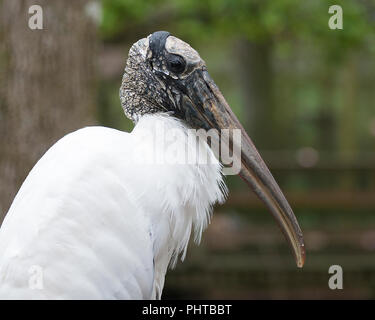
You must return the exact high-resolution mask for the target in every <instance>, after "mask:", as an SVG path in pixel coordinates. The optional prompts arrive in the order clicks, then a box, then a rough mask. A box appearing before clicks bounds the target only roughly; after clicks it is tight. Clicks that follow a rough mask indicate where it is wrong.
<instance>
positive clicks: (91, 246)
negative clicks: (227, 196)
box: [0, 114, 225, 299]
mask: <svg viewBox="0 0 375 320" xmlns="http://www.w3.org/2000/svg"><path fill="white" fill-rule="evenodd" d="M160 127H163V128H167V129H171V128H173V129H174V130H175V132H177V133H180V135H176V139H180V141H177V140H175V144H174V146H175V147H176V149H175V150H176V157H178V154H181V155H182V154H184V152H185V150H186V148H189V150H190V152H191V154H193V155H194V154H195V151H194V150H195V146H192V145H189V142H188V141H189V140H188V139H182V137H186V135H187V127H185V126H184V125H183V124H182V123H181V122H180V121H178V120H176V119H175V118H173V117H171V116H168V115H167V114H164V115H146V116H143V117H142V118H141V119H140V120H139V122H138V124H137V125H136V127H135V128H134V130H133V131H132V133H130V134H129V133H125V132H121V131H117V130H113V129H109V128H104V127H88V128H84V129H81V130H78V131H76V132H74V133H71V134H69V135H67V136H65V137H64V138H63V139H61V140H60V141H59V142H57V143H56V144H55V145H54V146H53V147H52V148H51V149H50V150H49V151H48V152H47V153H46V154H45V155H44V156H43V157H42V158H41V159H40V161H39V162H38V163H37V164H36V166H35V167H34V168H33V170H32V171H31V172H30V174H29V176H28V177H27V179H26V180H25V182H24V184H23V185H22V187H21V189H20V191H19V193H18V194H17V196H16V198H15V200H14V202H13V204H12V206H11V208H10V210H9V212H8V214H7V216H6V219H5V220H4V223H3V225H2V227H1V229H0V298H3V299H4V298H5V299H13V298H17V299H19V298H21V299H22V298H25V299H80V298H81V299H82V298H83V299H127V298H131V299H142V298H146V299H149V298H160V295H161V292H162V289H163V285H164V276H165V273H166V270H167V266H168V264H169V263H170V261H171V263H172V264H173V263H174V262H175V260H176V258H177V256H178V255H179V254H182V257H183V256H184V254H185V251H186V247H187V244H188V240H189V238H190V233H191V230H192V228H195V231H196V238H197V239H199V238H200V236H201V233H202V230H203V229H204V228H205V227H206V226H207V223H208V220H209V218H210V209H211V206H212V205H213V204H214V203H215V202H217V201H218V202H221V201H223V199H224V193H225V186H224V184H223V182H222V177H221V173H220V172H221V165H220V163H219V162H218V161H217V160H216V158H215V157H214V155H213V153H212V151H211V149H210V148H209V147H208V146H207V145H206V144H205V145H204V146H202V147H203V150H205V152H206V153H207V155H208V157H209V159H210V162H211V164H206V165H205V164H198V163H197V162H198V159H196V160H197V161H196V163H193V164H179V163H178V161H177V163H176V164H168V163H164V164H160V163H158V161H157V160H156V159H158V155H164V154H165V152H166V148H169V149H170V144H169V145H168V143H161V141H160V139H164V138H165V136H164V137H162V136H160V134H156V131H157V130H158V128H159V129H160ZM150 133H151V136H150V135H149V134H150ZM147 136H148V137H157V138H156V139H147V138H146V137H147ZM178 137H180V138H178ZM200 143H201V142H200ZM179 148H180V149H179ZM153 156H154V157H153ZM142 159H143V160H146V159H147V161H146V163H145V162H142ZM159 162H160V161H159ZM32 266H39V267H41V270H42V271H43V289H35V288H30V285H29V281H30V276H31V275H30V268H31V267H32Z"/></svg>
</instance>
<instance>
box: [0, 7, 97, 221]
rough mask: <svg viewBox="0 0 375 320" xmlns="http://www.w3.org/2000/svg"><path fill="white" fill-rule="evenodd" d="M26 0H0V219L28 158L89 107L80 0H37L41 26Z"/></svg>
mask: <svg viewBox="0 0 375 320" xmlns="http://www.w3.org/2000/svg"><path fill="white" fill-rule="evenodd" d="M34 4H35V1H33V0H17V1H15V0H3V1H1V0H0V24H1V29H0V30H1V33H0V222H1V221H2V218H3V216H4V215H5V213H6V211H7V210H8V208H9V205H10V204H11V202H12V200H13V198H14V196H15V194H16V192H17V190H18V189H19V188H20V186H21V183H22V181H23V180H24V179H25V177H26V176H27V174H28V172H29V171H30V169H31V168H32V167H33V165H34V164H35V162H36V161H37V160H38V159H39V158H40V157H41V156H42V155H43V153H44V152H45V151H46V150H47V149H48V148H49V147H50V146H51V145H52V144H53V143H54V142H56V141H57V140H58V139H59V138H61V137H62V136H63V135H65V134H66V133H68V132H70V131H72V130H75V129H78V128H79V127H82V126H84V125H89V124H93V116H94V112H95V109H94V107H95V96H94V95H93V93H94V92H93V89H94V85H95V82H94V81H93V80H94V74H95V72H94V68H93V66H94V58H95V56H94V53H95V49H96V44H95V39H96V38H95V34H96V30H95V29H96V28H95V25H94V23H93V21H91V19H90V17H89V16H88V15H87V14H86V13H85V12H86V11H87V10H86V6H87V1H84V0H75V1H51V0H39V1H38V4H39V5H40V6H41V7H42V8H43V30H31V29H30V28H29V26H28V22H29V18H30V17H31V16H32V14H29V13H28V10H29V7H30V6H31V5H34ZM56 170H59V168H56Z"/></svg>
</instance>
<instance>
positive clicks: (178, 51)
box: [120, 31, 305, 267]
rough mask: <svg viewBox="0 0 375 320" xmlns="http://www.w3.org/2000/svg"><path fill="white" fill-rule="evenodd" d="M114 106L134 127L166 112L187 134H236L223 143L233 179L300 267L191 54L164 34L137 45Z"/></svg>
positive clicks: (279, 203) (281, 216) (298, 245)
mask: <svg viewBox="0 0 375 320" xmlns="http://www.w3.org/2000/svg"><path fill="white" fill-rule="evenodd" d="M120 100H121V104H122V107H123V109H124V112H125V114H126V116H127V117H128V118H130V119H131V120H133V121H134V122H137V121H138V119H139V118H140V117H141V116H142V115H145V114H152V113H165V112H170V113H171V114H172V115H173V116H174V117H176V118H179V119H181V120H182V121H184V122H185V123H186V124H187V125H188V126H190V127H192V128H195V129H205V130H210V129H216V130H218V132H219V136H218V137H219V138H221V136H222V132H223V130H222V129H229V130H231V129H236V130H239V131H240V138H241V139H237V140H238V141H236V139H233V137H230V136H229V137H227V139H225V141H227V144H228V147H229V149H231V150H234V147H235V145H236V144H239V150H240V151H241V152H240V154H239V155H238V156H239V158H240V159H239V161H240V163H241V168H240V171H239V175H240V176H241V178H242V179H243V180H245V182H246V183H247V184H248V185H249V186H250V187H251V189H252V190H253V191H254V192H255V193H256V195H257V196H258V197H259V198H260V199H261V200H262V201H263V202H264V204H265V205H266V206H267V208H268V210H269V211H270V212H271V213H272V215H273V216H274V217H275V219H276V221H277V222H278V224H279V226H280V228H281V230H282V232H283V233H284V235H285V237H286V239H287V240H288V242H289V244H290V246H291V248H292V251H293V253H294V256H295V259H296V263H297V266H298V267H302V266H303V264H304V261H305V247H304V242H303V235H302V232H301V229H300V227H299V225H298V222H297V219H296V217H295V215H294V213H293V211H292V209H291V207H290V205H289V203H288V201H287V200H286V198H285V196H284V195H283V193H282V191H281V189H280V188H279V186H278V184H277V183H276V181H275V179H274V178H273V176H272V174H271V173H270V171H269V169H268V168H267V166H266V164H265V163H264V161H263V160H262V158H261V156H260V155H259V153H258V151H257V149H256V148H255V146H254V144H253V142H252V141H251V139H250V138H249V136H248V135H247V133H246V131H245V130H244V128H243V127H242V125H241V124H240V122H239V121H238V119H237V117H236V116H235V115H234V113H233V112H232V110H231V108H230V107H229V105H228V103H227V102H226V100H225V98H224V97H223V95H222V93H221V92H220V90H219V88H218V87H217V86H216V84H215V83H214V81H213V80H212V78H211V77H210V75H209V73H208V71H207V68H206V64H205V62H204V61H203V60H202V59H201V57H200V56H199V54H198V52H197V51H195V50H194V49H193V48H192V47H191V46H190V45H188V44H187V43H185V42H184V41H182V40H180V39H178V38H176V37H174V36H172V35H170V34H169V33H168V32H165V31H158V32H154V33H153V34H151V35H149V36H148V37H147V38H143V39H141V40H139V41H138V42H136V43H135V44H134V45H133V46H132V47H131V49H130V51H129V56H128V60H127V64H126V67H125V73H124V76H123V80H122V84H121V88H120ZM219 143H223V142H222V140H221V139H220V142H219Z"/></svg>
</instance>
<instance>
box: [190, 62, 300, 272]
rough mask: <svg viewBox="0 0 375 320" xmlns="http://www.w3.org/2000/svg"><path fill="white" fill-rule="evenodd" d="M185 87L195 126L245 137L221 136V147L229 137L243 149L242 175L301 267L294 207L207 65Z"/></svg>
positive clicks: (233, 147) (233, 145) (191, 119)
mask: <svg viewBox="0 0 375 320" xmlns="http://www.w3.org/2000/svg"><path fill="white" fill-rule="evenodd" d="M185 89H186V90H187V92H186V96H187V97H188V98H187V99H185V101H184V102H185V115H184V118H185V119H187V120H188V122H189V123H190V124H191V125H192V126H193V127H199V128H205V129H207V130H209V129H211V128H214V129H217V130H218V131H219V132H222V130H221V129H230V130H232V129H238V130H240V132H241V134H240V136H241V139H233V136H230V135H229V137H227V138H228V139H220V143H221V148H223V140H227V141H228V142H229V146H228V148H229V149H230V150H232V151H233V150H235V149H236V147H238V149H240V150H241V152H240V155H239V157H240V159H239V161H240V163H241V169H240V171H239V175H240V176H241V178H242V179H243V180H245V181H246V183H247V184H248V185H249V186H250V187H251V189H252V190H253V191H254V192H255V194H256V195H257V196H258V197H259V198H260V200H262V201H263V202H264V204H265V205H266V206H267V208H268V210H269V211H270V212H271V213H272V215H273V216H274V217H275V219H276V221H277V223H278V224H279V226H280V228H281V230H282V232H283V233H284V235H285V237H286V239H287V241H288V242H289V244H290V246H291V248H292V250H293V253H294V256H295V259H296V263H297V266H298V267H300V268H301V267H302V266H303V264H304V262H305V246H304V241H303V235H302V231H301V229H300V227H299V225H298V222H297V219H296V217H295V215H294V213H293V210H292V209H291V207H290V205H289V203H288V201H287V200H286V198H285V196H284V195H283V193H282V191H281V190H280V188H279V186H278V184H277V183H276V181H275V179H274V178H273V176H272V174H271V172H270V171H269V169H268V168H267V166H266V164H265V163H264V161H263V159H262V158H261V156H260V155H259V153H258V151H257V149H256V148H255V146H254V144H253V142H252V141H251V139H250V138H249V136H248V135H247V133H246V131H245V130H244V128H243V127H242V125H241V124H240V122H239V121H238V119H237V117H236V116H235V115H234V113H233V112H232V110H231V108H230V107H229V105H228V103H227V102H226V100H225V98H224V97H223V95H222V94H221V92H220V90H219V88H218V87H217V86H216V84H215V83H214V81H213V80H212V79H211V77H210V75H209V74H208V72H207V70H206V69H205V68H203V69H201V70H196V72H195V74H194V76H193V77H191V78H190V79H189V80H187V82H186V84H185ZM186 100H187V101H186ZM221 138H222V135H221ZM239 144H240V145H239ZM233 156H235V154H234V153H233Z"/></svg>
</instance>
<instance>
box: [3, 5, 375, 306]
mask: <svg viewBox="0 0 375 320" xmlns="http://www.w3.org/2000/svg"><path fill="white" fill-rule="evenodd" d="M34 4H38V5H40V6H41V7H42V8H43V17H44V20H43V30H30V29H29V27H28V21H29V18H30V16H31V15H30V14H29V13H28V9H29V7H30V6H31V5H34ZM332 4H338V5H341V6H342V9H343V26H344V29H343V30H331V29H330V28H329V27H328V20H329V18H330V17H331V14H329V13H328V8H329V7H330V6H331V5H332ZM0 10H1V11H0V221H1V220H2V219H3V217H4V215H5V213H6V212H7V210H8V208H9V205H10V203H11V201H12V199H13V198H14V196H15V194H16V192H17V190H18V189H19V187H20V185H21V183H22V181H23V180H24V179H25V177H26V175H27V173H28V172H29V170H30V169H31V168H32V166H33V165H34V164H35V162H36V161H37V160H38V159H39V158H40V157H41V156H42V155H43V153H44V152H45V151H46V150H47V149H48V147H49V146H51V145H52V144H53V143H54V142H56V141H57V140H58V139H59V138H61V137H62V136H63V135H64V134H66V133H68V132H70V131H72V130H75V129H78V128H80V127H83V126H87V125H95V124H100V125H105V126H109V127H113V128H117V129H121V130H131V129H132V127H133V125H132V123H131V122H130V121H129V120H127V119H126V118H125V116H124V115H123V112H122V108H121V106H120V102H119V98H118V90H119V87H120V83H121V77H122V72H123V69H124V67H125V62H126V58H127V53H128V50H129V48H130V46H131V45H132V44H133V43H134V42H135V41H137V40H138V39H140V38H143V37H145V36H147V35H148V34H150V33H152V32H154V31H157V30H167V31H169V32H170V33H172V34H173V35H175V36H177V37H179V38H181V39H183V40H184V41H186V42H188V43H189V44H190V45H191V46H193V47H194V48H195V49H196V50H197V51H198V52H199V53H200V55H201V57H202V58H203V59H204V60H205V61H206V64H207V66H208V70H209V72H210V74H211V75H212V77H213V79H215V82H216V83H217V84H218V86H219V87H220V89H221V91H222V92H223V94H224V96H225V97H226V99H227V101H228V102H229V104H230V105H231V107H232V109H233V110H234V112H235V113H236V114H237V116H238V117H239V119H240V121H241V122H242V123H243V125H244V126H245V128H246V129H247V131H248V133H249V135H250V137H251V138H252V139H253V141H254V143H255V145H256V146H257V147H258V149H259V151H260V153H261V155H262V156H263V158H264V160H265V161H266V163H267V164H268V165H269V167H270V169H271V171H272V173H273V174H274V176H275V178H276V180H277V181H278V183H279V184H280V186H281V188H282V189H283V190H284V192H285V193H286V196H287V198H288V200H289V202H290V204H291V206H292V207H293V208H294V210H295V213H296V216H297V217H298V219H299V221H300V225H301V227H302V229H303V231H304V234H305V241H306V249H307V260H306V264H305V267H304V268H303V269H302V270H299V269H297V268H296V266H295V263H294V259H293V257H292V254H291V252H290V250H289V247H288V246H287V243H286V242H285V240H284V238H283V236H282V234H281V232H280V230H279V229H278V227H277V226H276V224H275V222H274V220H273V218H272V217H271V215H270V214H269V213H268V212H267V211H266V210H265V208H264V207H263V205H262V204H261V203H260V201H259V200H257V199H256V197H255V196H254V195H253V194H252V193H251V192H250V191H249V190H248V188H247V186H246V185H245V184H244V183H243V182H242V181H241V180H240V179H239V178H238V177H228V178H227V180H226V181H227V184H228V186H229V189H230V194H229V198H228V201H227V202H226V204H225V205H223V206H218V207H217V208H215V212H214V216H213V219H212V224H211V225H210V227H209V228H208V230H207V231H206V232H205V233H204V235H203V240H202V243H201V245H200V246H196V245H194V244H191V245H190V249H189V250H188V255H187V258H186V261H185V262H184V263H183V264H181V263H180V264H178V266H177V267H176V269H175V270H173V271H170V272H169V273H168V275H167V278H166V284H165V290H164V296H163V297H164V298H177V299H180V298H208V299H211V298H226V299H249V298H250V299H257V298H265V299H279V298H281V299H300V298H307V299H329V298H334V299H348V298H354V299H359V298H375V85H374V83H375V59H374V57H375V32H374V31H375V27H374V26H375V3H374V2H373V1H372V0H361V1H354V0H353V1H349V0H346V1H339V0H337V1H335V2H334V3H331V2H329V1H324V0H314V1H299V0H273V1H265V0H247V1H246V0H239V1H233V0H202V1H194V0H181V1H168V0H158V1H146V0H102V1H93V0H91V1H85V0H75V1H68V0H66V1H51V0H50V1H48V0H17V1H14V0H0ZM58 169H59V168H56V170H58ZM331 265H340V266H342V268H343V271H344V289H343V290H330V289H329V288H328V279H329V276H330V275H329V274H328V269H329V267H330V266H331Z"/></svg>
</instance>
